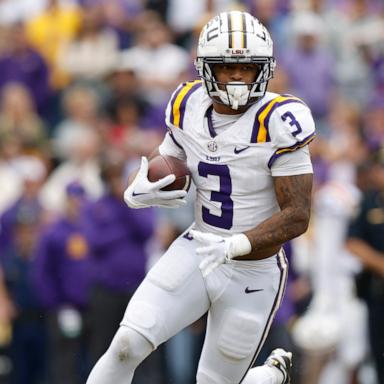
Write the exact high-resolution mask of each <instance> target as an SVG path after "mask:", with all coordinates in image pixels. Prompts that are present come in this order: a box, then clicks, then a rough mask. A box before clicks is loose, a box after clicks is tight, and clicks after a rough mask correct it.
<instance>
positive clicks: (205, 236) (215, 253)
mask: <svg viewBox="0 0 384 384" xmlns="http://www.w3.org/2000/svg"><path fill="white" fill-rule="evenodd" d="M189 233H190V234H191V235H192V237H193V238H194V239H196V240H197V241H199V242H200V243H202V244H203V246H202V247H198V248H197V249H196V253H197V254H198V255H199V256H203V257H204V259H203V260H202V261H201V262H200V264H199V268H200V270H201V272H202V274H203V277H206V276H208V275H209V274H210V273H211V272H212V271H213V270H214V269H215V268H217V267H218V266H219V265H221V264H225V263H230V262H231V260H232V259H233V258H234V257H237V256H243V255H247V254H248V253H250V252H251V250H252V246H251V243H250V241H249V239H248V237H247V236H245V235H244V234H243V233H240V234H237V235H233V236H231V237H222V236H219V235H214V234H213V233H203V232H200V231H196V230H193V229H192V230H191V231H189Z"/></svg>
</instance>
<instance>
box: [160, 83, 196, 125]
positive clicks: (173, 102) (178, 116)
mask: <svg viewBox="0 0 384 384" xmlns="http://www.w3.org/2000/svg"><path fill="white" fill-rule="evenodd" d="M201 84H202V83H201V80H195V81H187V82H185V83H182V84H180V85H179V86H178V87H177V88H176V90H175V91H174V92H173V94H172V96H171V98H170V100H169V102H168V105H167V109H166V111H165V123H166V125H167V127H169V128H171V127H176V128H180V129H183V122H184V115H185V107H186V104H187V101H188V99H189V98H190V97H191V95H192V94H193V92H195V91H196V90H197V89H198V88H200V87H201Z"/></svg>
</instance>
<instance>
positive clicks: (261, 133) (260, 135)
mask: <svg viewBox="0 0 384 384" xmlns="http://www.w3.org/2000/svg"><path fill="white" fill-rule="evenodd" d="M290 111H295V115H293V113H292V112H290ZM297 111H306V112H304V114H307V115H308V116H309V117H307V118H306V119H305V120H310V121H311V124H310V125H311V129H312V130H313V131H314V123H313V119H312V116H311V113H310V111H309V108H308V107H307V106H306V104H305V103H304V102H303V101H302V100H301V99H299V98H298V97H295V96H292V95H279V96H277V97H274V98H273V99H272V100H269V101H267V102H266V103H265V104H264V105H262V106H261V107H260V108H259V110H258V111H257V113H256V116H255V122H254V126H253V131H252V137H251V142H252V143H265V142H270V141H272V144H278V143H277V142H279V140H277V142H276V138H277V137H278V136H280V135H283V136H284V134H285V133H286V134H287V135H288V136H289V137H290V138H291V140H288V141H289V145H291V144H293V143H294V141H297V140H296V139H295V137H296V136H298V135H299V134H300V133H301V131H300V130H302V125H304V124H302V122H301V120H302V119H301V118H300V121H299V119H298V117H296V114H297ZM302 114H303V113H302V112H301V113H299V115H300V117H301V115H302ZM276 117H277V118H276ZM307 125H308V124H307V123H305V126H306V127H307ZM307 128H309V127H307ZM306 130H308V129H306ZM285 131H286V132H285ZM297 131H298V132H297ZM301 136H302V135H300V137H301ZM277 146H279V145H277Z"/></svg>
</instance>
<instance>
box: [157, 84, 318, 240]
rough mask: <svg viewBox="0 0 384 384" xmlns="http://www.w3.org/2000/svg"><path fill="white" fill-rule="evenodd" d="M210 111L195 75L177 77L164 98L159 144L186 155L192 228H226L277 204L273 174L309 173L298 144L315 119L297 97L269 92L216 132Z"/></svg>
mask: <svg viewBox="0 0 384 384" xmlns="http://www.w3.org/2000/svg"><path fill="white" fill-rule="evenodd" d="M211 114H212V100H211V99H210V98H209V97H208V95H207V94H206V92H205V90H204V89H203V87H202V84H201V81H200V80H196V81H191V82H187V83H183V84H181V85H180V86H179V87H178V88H177V89H176V91H175V92H174V93H173V95H172V97H171V99H170V101H169V103H168V106H167V109H166V124H167V127H168V134H167V136H166V138H165V140H164V142H163V143H162V145H161V146H160V148H159V149H160V153H161V154H168V155H171V156H177V157H179V158H183V159H186V160H187V164H188V167H189V169H190V170H191V173H192V179H193V182H194V184H195V186H196V190H197V193H196V201H195V221H196V228H197V229H198V230H200V231H203V232H212V233H218V234H221V235H224V236H225V235H229V234H233V233H240V232H244V231H246V230H249V229H251V228H254V227H255V226H257V225H258V224H259V223H260V222H262V221H264V220H265V219H267V218H269V217H270V216H272V215H273V214H274V213H275V212H277V211H279V209H280V208H279V206H278V203H277V200H276V196H275V192H274V187H273V176H288V175H298V174H305V173H312V165H311V161H310V156H309V151H308V148H304V150H300V151H297V150H298V149H300V148H303V147H306V146H307V144H308V143H309V142H310V141H311V140H312V139H313V138H314V135H315V125H314V121H313V118H312V115H311V112H310V110H309V108H308V107H307V106H306V105H305V103H304V102H303V101H302V100H300V99H298V98H297V97H294V96H291V95H278V94H276V93H270V92H267V93H266V95H265V96H264V97H263V98H262V99H261V100H259V101H258V102H257V103H255V104H253V105H252V106H251V107H250V108H249V109H248V110H247V111H246V112H245V113H244V114H243V115H242V116H241V117H239V119H238V120H237V121H235V122H234V123H233V125H232V126H231V127H229V128H228V129H226V130H224V131H220V133H218V134H217V133H216V132H215V130H214V127H213V124H212V117H211ZM170 144H171V145H170ZM286 153H289V155H288V154H287V155H285V156H282V157H281V155H283V154H286ZM295 153H296V154H295Z"/></svg>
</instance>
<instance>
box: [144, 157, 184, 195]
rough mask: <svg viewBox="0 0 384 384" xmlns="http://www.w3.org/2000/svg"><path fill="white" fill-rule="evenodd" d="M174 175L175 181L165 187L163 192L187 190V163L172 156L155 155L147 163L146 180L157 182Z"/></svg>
mask: <svg viewBox="0 0 384 384" xmlns="http://www.w3.org/2000/svg"><path fill="white" fill-rule="evenodd" d="M171 174H174V175H175V176H176V180H175V181H174V182H173V183H172V184H170V185H167V186H166V187H164V188H162V190H163V191H175V190H178V189H184V190H185V191H188V190H189V187H190V186H191V173H190V171H189V169H188V167H187V163H186V162H185V161H183V160H180V159H178V158H176V157H173V156H163V155H157V156H155V157H153V158H152V159H151V160H150V161H149V163H148V180H149V181H152V182H154V181H157V180H160V179H162V178H163V177H165V176H168V175H171Z"/></svg>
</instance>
